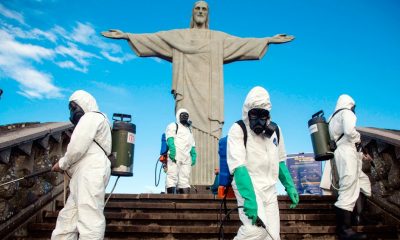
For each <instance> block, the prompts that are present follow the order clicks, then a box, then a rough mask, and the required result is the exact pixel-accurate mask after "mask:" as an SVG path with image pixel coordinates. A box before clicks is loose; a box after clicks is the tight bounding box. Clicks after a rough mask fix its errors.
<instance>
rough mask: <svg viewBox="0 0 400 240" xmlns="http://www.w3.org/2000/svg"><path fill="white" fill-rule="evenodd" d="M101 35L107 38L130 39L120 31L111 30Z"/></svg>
mask: <svg viewBox="0 0 400 240" xmlns="http://www.w3.org/2000/svg"><path fill="white" fill-rule="evenodd" d="M101 35H103V36H104V37H106V38H113V39H128V34H127V33H124V32H122V31H120V30H118V29H110V30H108V31H104V32H101Z"/></svg>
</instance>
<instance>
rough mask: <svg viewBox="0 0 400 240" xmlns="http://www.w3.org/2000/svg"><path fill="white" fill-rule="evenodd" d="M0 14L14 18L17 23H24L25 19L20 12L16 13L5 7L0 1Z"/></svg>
mask: <svg viewBox="0 0 400 240" xmlns="http://www.w3.org/2000/svg"><path fill="white" fill-rule="evenodd" d="M0 14H1V15H3V16H5V17H7V18H10V19H14V20H16V21H18V22H19V23H21V24H23V25H26V24H25V20H24V16H22V14H20V13H18V12H16V11H13V10H10V9H7V8H6V7H4V5H2V4H1V3H0Z"/></svg>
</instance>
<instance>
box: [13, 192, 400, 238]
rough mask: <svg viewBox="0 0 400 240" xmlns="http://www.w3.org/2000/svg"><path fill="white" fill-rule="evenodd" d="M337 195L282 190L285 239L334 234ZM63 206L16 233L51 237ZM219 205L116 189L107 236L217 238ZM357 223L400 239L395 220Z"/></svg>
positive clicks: (232, 227) (227, 234)
mask: <svg viewBox="0 0 400 240" xmlns="http://www.w3.org/2000/svg"><path fill="white" fill-rule="evenodd" d="M334 199H335V198H334V197H333V196H313V195H302V196H301V197H300V204H299V205H298V207H297V208H296V209H290V208H289V205H290V200H289V199H288V197H287V196H279V208H280V218H281V239H336V238H335V214H334V212H333V202H334ZM369 204H371V203H369ZM62 206H63V203H62V201H59V200H57V201H56V211H43V212H42V217H41V221H40V222H35V223H30V224H28V235H27V237H20V238H18V239H49V238H50V235H51V232H52V230H53V229H54V227H55V221H56V218H57V215H58V211H59V210H60V209H61V208H62ZM220 206H221V201H220V200H219V199H215V198H214V196H213V195H211V194H183V195H165V194H114V195H112V197H111V198H110V201H109V202H108V204H107V206H106V208H105V216H106V219H107V227H106V234H105V239H218V236H219V234H218V233H219V222H220V215H219V213H220ZM227 206H228V208H230V209H231V208H235V207H236V200H233V199H232V200H228V201H227ZM222 216H224V215H222ZM371 218H375V219H377V218H379V215H376V216H372V217H371ZM239 226H240V220H239V217H238V213H237V211H234V212H233V213H232V214H231V216H230V220H229V221H227V222H226V223H225V225H224V228H223V229H224V239H232V238H233V237H234V236H235V235H236V232H237V229H238V227H239ZM354 229H355V230H356V231H358V232H365V233H366V234H367V235H368V239H398V232H397V227H396V226H393V225H384V224H382V223H380V224H375V225H365V226H358V227H354Z"/></svg>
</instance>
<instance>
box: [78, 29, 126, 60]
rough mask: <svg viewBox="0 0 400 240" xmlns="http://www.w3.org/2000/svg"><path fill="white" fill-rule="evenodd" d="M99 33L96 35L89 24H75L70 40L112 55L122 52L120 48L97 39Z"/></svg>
mask: <svg viewBox="0 0 400 240" xmlns="http://www.w3.org/2000/svg"><path fill="white" fill-rule="evenodd" d="M98 34H99V33H96V31H95V29H94V28H93V26H92V25H91V24H90V23H86V24H83V23H80V22H78V23H77V26H76V27H74V29H73V30H72V33H71V34H70V35H71V36H72V37H71V38H72V39H73V40H74V41H76V42H78V43H82V44H85V45H90V46H94V47H97V48H100V49H101V50H102V51H110V52H112V53H120V52H122V50H121V47H120V46H118V45H117V44H114V43H107V42H105V41H104V40H103V39H102V38H100V37H99V35H98Z"/></svg>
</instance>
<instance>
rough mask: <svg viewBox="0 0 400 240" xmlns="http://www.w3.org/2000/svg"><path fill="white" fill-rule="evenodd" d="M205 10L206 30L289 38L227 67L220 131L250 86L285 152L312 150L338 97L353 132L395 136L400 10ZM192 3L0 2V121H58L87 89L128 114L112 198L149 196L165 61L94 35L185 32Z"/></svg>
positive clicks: (363, 3)
mask: <svg viewBox="0 0 400 240" xmlns="http://www.w3.org/2000/svg"><path fill="white" fill-rule="evenodd" d="M208 2H209V5H210V28H211V29H213V30H220V31H224V32H227V33H229V34H232V35H236V36H240V37H266V36H273V35H275V34H277V33H287V34H292V35H294V36H295V37H296V39H295V40H294V41H293V42H291V43H288V44H282V45H272V46H270V48H269V50H268V52H267V54H266V55H265V57H264V58H263V59H262V60H260V61H248V62H235V63H231V64H228V65H225V67H224V82H225V123H226V124H225V126H224V134H226V133H227V131H228V129H229V127H230V126H231V124H232V123H233V122H235V121H236V120H238V119H239V118H240V117H241V111H242V110H241V109H242V104H243V101H244V99H245V97H246V94H247V92H248V91H249V90H250V89H251V88H252V87H254V86H257V85H260V86H263V87H265V88H266V89H267V90H268V91H269V92H270V95H271V101H272V112H271V114H272V118H273V120H274V121H275V122H277V123H278V124H279V125H280V126H281V128H282V133H283V134H284V137H285V144H286V150H287V152H288V153H298V152H311V151H312V146H311V141H310V137H309V133H308V128H307V121H308V120H309V118H310V117H311V115H312V114H313V113H315V112H316V111H318V110H320V109H324V110H325V113H326V115H329V114H331V113H332V110H333V109H334V107H335V103H336V100H337V98H338V96H339V95H340V94H342V93H347V94H349V95H351V96H352V97H353V98H354V99H355V101H356V104H357V116H358V126H371V127H380V128H389V129H399V123H400V118H399V117H400V116H399V109H400V103H399V101H398V91H399V85H400V84H399V80H400V58H399V56H400V47H399V45H398V44H399V43H400V30H399V29H400V28H399V23H400V15H399V14H398V13H399V12H400V3H399V2H398V1H396V0H383V1H373V0H360V1H339V0H337V1H334V0H327V1H320V0H308V1H289V0H283V1H264V0H259V1H247V2H246V1H239V0H218V1H216V0H211V1H208ZM193 3H194V1H188V0H185V1H182V0H170V1H120V0H114V1H101V0H97V1H94V0H87V1H77V0H68V1H67V0H25V1H11V0H3V1H1V3H0V39H1V40H0V88H1V89H3V90H4V93H3V96H2V98H1V100H0V116H1V118H0V124H1V125H3V124H10V123H16V122H29V121H40V122H49V121H51V122H53V121H67V120H68V116H69V112H68V108H67V106H68V97H69V95H70V94H71V93H72V92H73V91H75V90H77V89H84V90H87V91H89V92H90V93H92V94H93V95H94V96H95V97H96V99H97V101H98V104H99V105H100V108H101V110H102V111H104V112H105V113H107V114H108V116H109V117H111V116H112V114H113V113H115V112H122V113H127V114H131V115H132V116H133V122H134V123H135V124H136V125H137V141H136V148H135V150H136V152H135V167H134V177H132V178H123V179H120V183H119V184H118V186H117V188H116V191H117V192H145V191H154V189H153V185H154V183H153V182H154V180H153V178H154V165H155V161H156V158H157V157H158V152H159V147H160V135H161V133H162V132H163V131H164V130H165V127H166V126H167V125H168V123H170V122H171V121H174V112H173V111H174V101H173V99H172V96H171V95H170V94H169V92H170V88H171V77H172V67H171V64H170V63H168V62H166V61H163V60H159V59H157V58H138V57H136V56H135V55H134V53H133V52H132V51H131V49H130V48H129V46H128V44H127V43H126V42H125V41H123V40H121V41H116V40H110V39H105V38H102V37H101V36H100V32H101V31H104V30H107V29H121V30H123V31H126V32H132V33H148V32H156V31H161V30H168V29H175V28H187V27H188V26H189V20H190V15H191V8H192V5H193ZM113 180H114V178H113V179H112V180H111V181H110V184H109V185H112V184H113ZM162 184H163V183H161V185H162ZM109 188H110V186H109Z"/></svg>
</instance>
